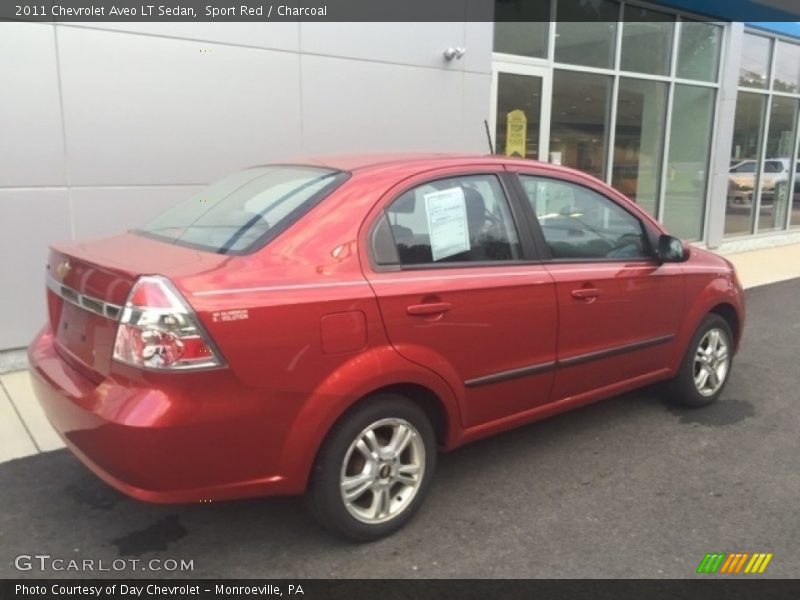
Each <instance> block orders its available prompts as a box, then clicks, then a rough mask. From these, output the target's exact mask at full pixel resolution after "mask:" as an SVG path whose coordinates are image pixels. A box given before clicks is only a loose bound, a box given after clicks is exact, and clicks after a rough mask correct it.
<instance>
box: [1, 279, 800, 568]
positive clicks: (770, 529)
mask: <svg viewBox="0 0 800 600" xmlns="http://www.w3.org/2000/svg"><path fill="white" fill-rule="evenodd" d="M798 297H800V279H795V280H792V281H787V282H783V283H778V284H774V285H769V286H764V287H758V288H754V289H750V290H748V292H747V298H748V322H747V326H746V331H745V337H744V343H743V349H742V352H741V353H740V355H739V356H738V358H737V360H736V361H735V366H734V370H733V373H732V376H731V379H730V381H729V384H728V387H727V389H726V391H725V393H724V395H723V398H722V400H721V401H720V402H719V403H718V404H717V405H714V406H712V407H710V408H706V409H701V410H683V409H675V408H672V407H670V406H668V405H666V404H664V403H663V402H662V400H660V398H659V396H658V394H657V391H656V390H654V389H648V390H644V391H641V392H636V393H631V394H627V395H624V396H620V397H617V398H614V399H612V400H609V401H605V402H602V403H599V404H595V405H592V406H589V407H586V408H583V409H579V410H577V411H574V412H571V413H567V414H565V415H562V416H559V417H555V418H553V419H550V420H546V421H543V422H539V423H536V424H533V425H530V426H527V427H523V428H521V429H518V430H515V431H513V432H510V433H507V434H503V435H500V436H498V437H495V438H492V439H489V440H485V441H482V442H478V443H476V444H473V445H471V446H467V447H465V448H463V449H460V450H458V451H456V452H453V453H451V454H449V455H445V456H443V457H442V458H441V461H440V464H439V466H438V472H437V475H436V478H435V480H434V484H433V486H432V490H431V493H430V496H429V498H428V500H427V501H426V503H425V505H424V506H423V507H422V510H421V511H420V513H419V514H418V515H417V517H416V518H415V519H414V520H413V521H412V523H411V524H410V525H409V526H408V527H406V528H405V529H404V530H402V531H400V532H399V533H398V534H396V535H394V536H393V537H390V538H388V539H385V540H382V541H380V542H377V543H374V544H368V545H352V544H348V543H343V542H340V541H337V540H335V539H333V538H331V537H329V536H328V535H327V534H325V533H324V532H322V531H320V530H319V529H318V528H317V527H316V526H315V525H314V523H313V522H312V521H311V520H310V518H309V517H307V515H306V513H305V511H304V509H303V507H302V503H301V502H300V501H299V500H297V499H286V498H280V499H265V500H247V501H239V502H229V503H220V504H198V505H192V506H157V505H149V504H143V503H140V502H137V501H133V500H129V499H127V498H126V497H124V496H122V495H120V494H118V493H117V492H115V491H114V490H112V489H111V488H109V487H107V486H106V485H105V484H104V483H102V482H101V481H99V480H98V479H96V478H95V477H94V476H93V475H92V474H91V473H89V472H88V471H87V470H86V469H85V468H84V467H83V466H82V465H81V464H80V463H79V462H78V461H77V460H76V459H75V458H73V457H72V455H71V454H69V452H67V451H66V450H58V451H55V452H48V453H44V454H39V455H35V456H30V457H27V458H22V459H19V460H14V461H11V462H7V463H5V464H2V465H0V576H2V577H19V576H32V577H42V576H92V575H101V576H102V575H107V574H108V573H86V574H82V573H77V572H74V571H71V572H54V571H46V572H40V571H38V570H37V569H35V568H34V569H33V570H31V571H27V572H20V571H17V570H16V569H15V567H14V557H15V556H17V555H19V554H49V555H51V556H52V557H59V558H64V559H71V558H75V559H79V560H82V559H87V558H89V559H94V560H99V559H102V560H104V561H107V562H108V563H110V562H111V561H112V560H114V559H115V558H118V557H122V558H126V559H140V560H142V562H145V561H147V560H149V559H152V558H159V559H162V560H164V559H168V558H172V559H177V560H180V559H187V560H192V561H193V566H194V570H193V571H191V572H183V573H181V572H174V573H164V572H139V571H133V572H131V571H123V572H121V573H117V574H118V575H122V574H126V575H131V574H132V575H136V576H151V577H152V576H163V575H173V576H183V577H235V578H249V577H283V578H295V577H297V578H300V577H512V578H513V577H678V578H680V577H693V576H695V570H696V568H697V566H698V564H699V563H700V561H701V560H702V559H703V557H704V555H705V553H707V552H728V553H731V552H771V553H774V558H773V559H772V562H771V563H770V564H769V567H768V569H767V571H766V573H765V574H764V575H762V576H761V577H765V576H766V577H798V576H800V519H798V508H797V507H798V500H800V444H798V431H799V430H800V402H798V387H799V386H798V383H800V380H799V379H798V340H799V339H800V302H798V300H797V298H798ZM112 574H113V573H112ZM706 577H708V576H706ZM750 577H752V576H750ZM757 577H758V576H757Z"/></svg>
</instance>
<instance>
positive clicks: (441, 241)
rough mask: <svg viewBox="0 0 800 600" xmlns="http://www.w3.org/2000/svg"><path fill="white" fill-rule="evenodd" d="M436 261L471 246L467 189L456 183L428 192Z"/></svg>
mask: <svg viewBox="0 0 800 600" xmlns="http://www.w3.org/2000/svg"><path fill="white" fill-rule="evenodd" d="M425 212H426V213H427V215H428V230H429V231H430V235H431V254H432V255H433V261H434V262H436V261H437V260H441V259H443V258H447V257H448V256H453V255H454V254H460V253H461V252H466V251H468V250H469V248H470V246H469V230H468V228H467V209H466V206H465V204H464V190H462V189H461V188H460V187H454V188H450V189H447V190H441V191H439V192H431V193H429V194H425Z"/></svg>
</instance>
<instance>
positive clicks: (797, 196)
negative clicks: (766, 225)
mask: <svg viewBox="0 0 800 600" xmlns="http://www.w3.org/2000/svg"><path fill="white" fill-rule="evenodd" d="M797 149H798V154H797V156H799V157H800V146H798V148H797ZM790 225H791V227H792V228H793V229H794V228H796V227H800V160H799V161H797V162H796V163H795V165H794V185H793V186H792V220H791V223H790Z"/></svg>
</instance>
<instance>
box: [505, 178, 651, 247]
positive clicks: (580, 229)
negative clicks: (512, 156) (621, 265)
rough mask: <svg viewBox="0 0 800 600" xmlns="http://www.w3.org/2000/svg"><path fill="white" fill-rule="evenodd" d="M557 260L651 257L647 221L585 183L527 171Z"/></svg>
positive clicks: (526, 181) (526, 182) (529, 191)
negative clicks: (542, 175) (581, 184)
mask: <svg viewBox="0 0 800 600" xmlns="http://www.w3.org/2000/svg"><path fill="white" fill-rule="evenodd" d="M520 181H521V182H522V187H523V188H524V190H525V194H526V196H527V197H528V200H529V201H530V203H531V206H532V208H533V210H534V212H535V213H536V218H537V219H538V221H539V225H540V226H541V228H542V234H543V235H544V239H545V242H546V243H547V245H548V247H549V248H550V254H551V256H552V257H553V258H560V259H600V258H605V259H620V260H624V259H630V258H648V257H649V256H650V250H649V244H648V242H647V237H646V236H645V232H644V228H643V226H642V223H641V222H640V221H639V219H637V218H636V217H635V216H633V215H632V214H630V213H629V212H628V211H626V210H625V209H624V208H622V207H621V206H619V205H618V204H616V203H615V202H612V201H611V200H609V199H608V198H606V197H605V196H603V195H601V194H598V193H597V192H595V191H593V190H590V189H589V188H585V187H583V186H580V185H575V184H572V183H568V182H566V181H559V180H556V179H548V178H544V177H533V176H528V175H521V176H520Z"/></svg>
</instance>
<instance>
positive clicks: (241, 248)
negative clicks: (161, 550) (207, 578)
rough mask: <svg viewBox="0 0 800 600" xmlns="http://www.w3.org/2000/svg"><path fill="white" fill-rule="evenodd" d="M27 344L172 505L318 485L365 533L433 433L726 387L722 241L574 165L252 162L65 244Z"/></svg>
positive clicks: (431, 453) (118, 480)
mask: <svg viewBox="0 0 800 600" xmlns="http://www.w3.org/2000/svg"><path fill="white" fill-rule="evenodd" d="M47 288H48V291H47V302H48V307H49V324H48V325H47V326H46V327H45V328H44V329H43V330H42V331H41V332H40V333H39V335H38V336H37V337H36V339H35V340H34V341H33V342H32V344H31V346H30V349H29V359H30V363H31V365H32V367H33V368H32V370H33V373H34V375H35V377H34V379H35V387H36V392H37V395H38V398H39V401H40V402H41V404H42V405H43V407H44V409H45V411H46V413H47V415H48V417H49V419H50V421H51V422H52V424H53V425H54V426H55V428H56V429H57V431H58V432H59V433H60V434H61V436H62V437H63V438H64V440H65V441H66V443H67V444H68V446H69V447H70V449H71V450H72V451H73V452H74V453H75V454H76V455H77V456H78V457H79V458H80V459H81V460H82V461H83V462H84V463H85V464H86V465H87V466H88V467H89V468H90V469H92V470H93V471H94V472H95V473H96V474H97V475H98V476H100V477H101V478H102V479H104V480H105V481H106V482H108V483H109V484H111V485H112V486H114V487H115V488H117V489H119V490H121V491H122V492H124V493H126V494H128V495H130V496H133V497H135V498H139V499H142V500H149V501H154V502H168V503H173V502H198V501H208V500H223V499H230V498H241V497H248V496H262V495H273V494H302V493H305V494H306V496H307V499H308V504H309V506H310V508H311V510H312V512H313V513H314V514H315V515H316V516H317V518H318V519H319V520H320V522H321V523H322V524H323V525H325V526H326V527H328V528H329V529H331V530H333V531H334V532H335V533H337V534H339V535H342V536H345V537H348V538H350V539H354V540H370V539H375V538H378V537H380V536H383V535H386V534H388V533H390V532H392V531H394V530H396V529H398V528H399V527H401V526H402V525H403V524H404V523H406V522H407V521H408V519H409V518H410V517H411V516H412V514H413V513H414V512H415V510H416V509H417V508H418V507H419V505H420V504H421V502H422V501H423V498H424V496H425V493H426V491H427V489H428V486H429V485H430V482H431V478H432V477H433V472H434V467H435V464H436V455H437V451H438V450H449V449H452V448H455V447H457V446H460V445H462V444H465V443H467V442H470V441H472V440H476V439H478V438H482V437H485V436H488V435H491V434H493V433H497V432H499V431H503V430H506V429H509V428H511V427H515V426H518V425H521V424H523V423H528V422H531V421H535V420H538V419H541V418H543V417H547V416H550V415H554V414H556V413H559V412H562V411H565V410H568V409H571V408H575V407H578V406H581V405H584V404H587V403H589V402H593V401H595V400H599V399H601V398H606V397H608V396H612V395H614V394H618V393H620V392H624V391H626V390H630V389H633V388H637V387H640V386H644V385H647V384H652V383H654V382H660V381H665V382H667V386H666V387H667V389H668V392H669V394H670V395H671V397H672V398H673V399H674V400H675V401H677V402H680V403H683V404H686V405H689V406H703V405H707V404H709V403H711V402H713V401H714V400H716V399H717V398H718V397H719V395H720V393H721V391H722V389H723V387H724V385H725V382H726V380H727V378H728V375H729V373H730V368H731V360H732V357H733V355H734V353H735V351H736V349H737V347H738V345H739V340H740V338H741V332H742V326H743V321H744V306H743V294H742V289H741V287H740V285H739V282H738V281H737V278H736V273H735V272H734V269H733V267H732V266H731V264H730V263H728V262H727V261H726V260H724V259H723V258H720V257H718V256H715V255H713V254H711V253H709V252H706V251H704V250H701V249H699V248H694V247H689V246H688V245H686V244H683V243H682V242H681V241H679V240H677V239H676V238H674V237H671V236H669V235H667V234H666V232H665V231H664V229H663V228H662V227H661V226H660V225H659V224H658V223H657V222H656V221H654V220H653V219H652V218H651V217H650V216H649V215H648V214H647V213H645V212H644V211H643V210H642V209H640V208H639V207H638V206H636V205H635V204H634V203H632V202H631V201H629V200H628V199H626V198H625V197H624V196H622V195H621V194H619V193H618V192H616V191H614V190H613V189H611V188H609V187H607V186H606V185H604V184H603V183H601V182H599V181H598V180H596V179H594V178H592V177H589V176H587V175H585V174H582V173H579V172H577V171H572V170H568V169H564V168H561V167H556V166H552V165H548V164H542V163H537V162H532V161H526V160H520V159H506V158H501V157H483V156H438V155H437V156H421V155H415V156H404V157H397V156H395V157H390V156H383V157H371V158H370V157H341V158H337V159H316V160H309V161H304V162H303V164H283V165H268V166H261V167H255V168H250V169H246V170H244V171H241V172H239V173H235V174H233V175H231V176H229V177H226V178H224V179H222V180H221V181H219V182H218V183H215V184H213V185H211V186H209V187H207V188H206V189H204V190H203V191H201V192H200V193H198V194H197V195H196V196H194V197H192V198H190V199H189V200H187V201H186V202H184V203H182V204H179V205H178V206H177V207H175V208H173V209H172V210H170V211H168V212H166V213H165V214H163V215H162V216H160V217H158V218H157V219H155V220H154V221H152V222H150V223H149V224H148V225H146V226H144V227H142V228H141V229H139V230H135V231H131V232H129V233H126V234H124V235H120V236H116V237H111V238H108V239H103V240H100V241H93V242H87V243H71V244H64V245H57V246H54V247H53V248H52V250H51V254H50V259H49V265H48V271H47Z"/></svg>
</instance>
